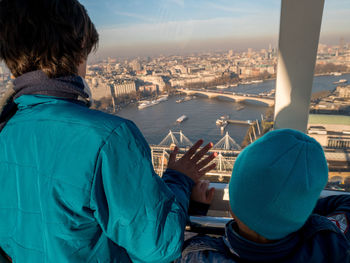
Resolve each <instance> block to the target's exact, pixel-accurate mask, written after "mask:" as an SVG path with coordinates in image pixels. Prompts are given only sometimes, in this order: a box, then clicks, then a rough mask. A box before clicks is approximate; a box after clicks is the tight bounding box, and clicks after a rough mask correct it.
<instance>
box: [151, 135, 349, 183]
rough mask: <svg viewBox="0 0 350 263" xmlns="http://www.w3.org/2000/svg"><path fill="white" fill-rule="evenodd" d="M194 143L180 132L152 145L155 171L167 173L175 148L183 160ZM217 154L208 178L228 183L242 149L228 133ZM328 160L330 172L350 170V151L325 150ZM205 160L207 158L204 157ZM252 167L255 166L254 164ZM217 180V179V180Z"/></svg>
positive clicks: (345, 177) (334, 177)
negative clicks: (176, 147) (171, 154)
mask: <svg viewBox="0 0 350 263" xmlns="http://www.w3.org/2000/svg"><path fill="white" fill-rule="evenodd" d="M192 144H193V143H192V142H191V141H190V140H189V139H188V138H187V137H186V136H185V135H184V134H183V133H182V131H180V132H172V131H169V134H168V135H167V136H166V137H165V138H164V139H163V140H162V141H161V142H160V143H159V144H158V145H151V152H152V163H153V166H154V170H155V172H156V173H157V174H159V175H160V176H161V175H162V174H163V172H164V171H165V169H166V167H167V165H168V159H169V154H170V152H171V151H172V150H173V148H174V146H175V145H177V146H178V147H179V154H178V156H177V158H181V157H182V155H183V154H184V153H185V152H186V151H187V150H188V149H189V148H190V147H191V146H192ZM213 152H217V153H218V156H217V158H215V159H214V160H213V161H212V162H214V163H216V168H215V170H213V171H210V172H209V173H207V175H206V176H207V178H214V180H211V181H220V182H228V181H229V179H230V177H231V174H232V169H233V166H234V163H235V161H236V158H237V156H238V154H239V153H240V152H241V147H240V146H239V145H238V144H237V143H236V142H235V140H234V139H232V138H231V137H230V136H229V134H228V133H226V135H225V136H224V137H223V138H222V139H221V140H220V141H219V142H217V143H216V144H215V145H214V147H213V148H212V149H211V150H210V151H209V153H213ZM325 155H326V159H327V161H328V165H329V169H330V171H337V170H339V169H340V170H347V171H349V168H350V151H341V152H334V151H330V150H328V149H325ZM203 158H205V157H203ZM252 165H254V164H253V163H252ZM215 178H216V179H215ZM329 180H330V181H339V180H340V181H342V182H344V181H345V180H350V172H348V173H344V172H340V173H338V174H334V173H333V172H331V173H330V175H329Z"/></svg>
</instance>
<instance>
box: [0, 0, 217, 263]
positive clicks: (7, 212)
mask: <svg viewBox="0 0 350 263" xmlns="http://www.w3.org/2000/svg"><path fill="white" fill-rule="evenodd" d="M97 42H98V34H97V32H96V29H95V27H94V25H93V23H92V22H91V20H90V18H89V16H88V15H87V13H86V10H85V8H84V7H83V6H82V5H81V4H80V3H79V2H78V1H76V0H36V1H27V0H2V1H0V60H4V61H5V63H6V64H7V66H8V68H9V69H10V70H11V72H12V74H13V76H14V77H15V78H16V79H15V80H14V86H13V88H11V89H9V91H8V93H7V94H6V96H5V98H4V99H3V101H2V103H1V110H0V130H1V132H0V181H1V184H0V247H1V248H2V249H3V250H4V251H5V252H6V253H7V255H8V256H9V257H10V258H12V260H13V261H14V262H35V263H38V262H131V261H133V262H170V261H172V260H174V259H176V258H177V257H179V256H180V255H181V246H182V240H183V236H184V227H185V224H186V220H187V209H188V204H189V198H190V195H191V190H192V187H193V185H194V184H195V183H196V182H198V181H199V179H200V178H201V177H202V176H203V175H204V174H205V173H206V172H207V171H209V170H211V169H212V168H213V167H214V165H209V166H207V165H208V164H209V162H211V160H213V158H215V156H216V155H215V154H212V155H210V156H209V157H206V158H203V156H204V155H205V154H206V153H207V152H208V150H209V149H210V148H211V147H212V144H208V145H207V146H205V147H204V148H203V149H202V150H200V151H197V149H198V148H199V147H200V145H201V144H202V143H203V142H202V141H198V142H197V143H196V144H195V145H194V146H193V147H192V148H191V149H190V150H189V151H188V152H187V153H186V154H185V155H184V157H183V158H181V159H180V160H176V153H177V149H175V151H174V152H173V153H172V154H171V157H170V160H169V165H168V168H169V169H168V170H167V171H166V172H165V174H164V176H163V178H162V179H161V178H159V177H158V175H157V174H155V172H154V170H153V167H152V162H151V153H150V148H149V146H148V144H147V143H146V141H145V139H144V138H143V136H142V134H141V133H140V131H139V130H138V129H137V127H136V126H135V125H134V124H133V123H132V122H131V121H128V120H125V119H122V118H119V117H116V116H112V115H108V114H105V113H102V112H98V111H93V110H90V109H89V108H88V103H89V95H88V93H89V92H88V88H87V87H86V86H85V85H84V82H83V79H82V77H84V76H85V71H86V60H87V56H88V55H89V53H90V52H91V51H92V49H93V48H94V47H96V45H97Z"/></svg>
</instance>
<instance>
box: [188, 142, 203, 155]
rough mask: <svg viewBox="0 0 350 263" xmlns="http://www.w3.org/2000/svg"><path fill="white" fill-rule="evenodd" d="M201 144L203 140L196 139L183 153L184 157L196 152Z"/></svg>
mask: <svg viewBox="0 0 350 263" xmlns="http://www.w3.org/2000/svg"><path fill="white" fill-rule="evenodd" d="M202 144H203V140H202V139H201V140H198V141H197V142H196V143H195V144H194V145H193V146H192V147H191V148H190V149H189V150H188V151H187V152H186V153H185V154H184V157H189V158H191V157H192V155H194V154H195V153H196V151H197V150H198V148H199V147H200V146H201V145H202Z"/></svg>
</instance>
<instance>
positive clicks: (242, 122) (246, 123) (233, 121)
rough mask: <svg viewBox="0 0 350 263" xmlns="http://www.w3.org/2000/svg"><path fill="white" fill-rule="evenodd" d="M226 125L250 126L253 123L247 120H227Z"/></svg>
mask: <svg viewBox="0 0 350 263" xmlns="http://www.w3.org/2000/svg"><path fill="white" fill-rule="evenodd" d="M227 123H231V124H245V125H252V124H253V123H254V121H251V120H247V121H240V120H227Z"/></svg>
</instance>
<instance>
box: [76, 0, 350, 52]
mask: <svg viewBox="0 0 350 263" xmlns="http://www.w3.org/2000/svg"><path fill="white" fill-rule="evenodd" d="M81 2H82V4H84V5H85V7H86V8H87V10H88V12H89V14H90V16H91V18H92V20H93V22H94V23H95V24H96V27H97V29H98V31H99V33H100V46H99V51H98V52H97V54H96V55H95V56H92V58H93V59H94V58H95V59H98V58H99V59H101V58H103V57H107V56H124V57H128V56H146V55H156V54H160V53H163V54H184V53H189V52H196V51H198V52H202V51H217V50H224V49H235V50H238V51H241V50H243V49H246V48H248V47H252V48H257V49H258V48H263V47H266V46H268V45H269V43H272V44H273V46H277V41H278V33H279V19H280V1H277V0H259V1H258V0H252V1H245V2H241V1H240V2H239V1H236V0H234V1H228V0H220V1H215V2H212V1H201V3H200V5H199V4H198V1H195V0H187V1H186V0H160V1H155V0H151V1H140V0H130V1H110V0H103V1H99V2H98V3H97V2H96V1H92V0H82V1H81ZM349 24H350V5H349V3H348V1H346V0H333V1H326V4H325V11H324V18H323V23H322V29H321V42H323V43H326V44H336V43H339V40H340V38H343V39H344V40H345V41H350V28H349V26H348V25H349Z"/></svg>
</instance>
